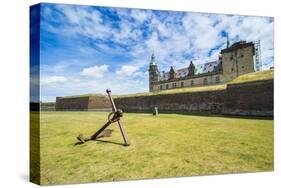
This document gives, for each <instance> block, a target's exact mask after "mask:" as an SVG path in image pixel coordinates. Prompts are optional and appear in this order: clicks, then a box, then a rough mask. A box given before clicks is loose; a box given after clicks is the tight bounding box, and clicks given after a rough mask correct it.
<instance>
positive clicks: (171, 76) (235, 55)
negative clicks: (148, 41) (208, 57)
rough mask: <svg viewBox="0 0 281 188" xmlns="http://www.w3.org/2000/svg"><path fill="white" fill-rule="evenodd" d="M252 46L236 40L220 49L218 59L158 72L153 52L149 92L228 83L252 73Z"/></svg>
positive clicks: (249, 43)
mask: <svg viewBox="0 0 281 188" xmlns="http://www.w3.org/2000/svg"><path fill="white" fill-rule="evenodd" d="M254 55H255V46H254V43H253V42H246V41H239V42H236V43H234V44H232V45H231V46H230V45H229V41H227V45H226V48H225V49H223V50H221V52H220V56H219V58H218V60H216V61H211V62H207V63H205V64H199V65H194V64H193V63H192V61H191V62H190V64H189V66H188V67H186V68H183V69H178V70H176V69H174V68H173V67H172V66H171V68H170V71H169V72H163V73H160V72H159V70H158V67H157V62H156V59H155V55H154V53H152V56H151V61H150V64H149V69H148V71H149V91H150V92H155V91H160V90H166V89H173V88H184V87H192V86H204V85H213V84H220V83H227V82H229V81H231V80H233V79H234V78H236V77H238V76H240V75H242V74H246V73H250V72H254V71H255V69H254Z"/></svg>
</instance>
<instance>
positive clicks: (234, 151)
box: [40, 112, 273, 185]
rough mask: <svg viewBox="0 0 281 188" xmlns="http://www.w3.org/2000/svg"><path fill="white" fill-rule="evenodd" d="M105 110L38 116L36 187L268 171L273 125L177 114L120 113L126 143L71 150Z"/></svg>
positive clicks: (116, 136) (115, 135) (116, 137)
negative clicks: (38, 181)
mask: <svg viewBox="0 0 281 188" xmlns="http://www.w3.org/2000/svg"><path fill="white" fill-rule="evenodd" d="M106 117H107V113H103V112H42V115H41V129H40V133H41V143H40V144H41V176H42V179H41V182H42V184H45V185H46V184H63V183H79V182H91V181H115V180H126V179H142V178H160V177H174V176H194V175H207V174H222V173H236V172H258V171H272V170H273V121H272V120H258V119H238V118H226V117H203V116H188V115H175V114H160V115H159V116H157V117H154V116H152V115H150V114H133V113H130V114H125V116H124V119H123V120H124V123H125V127H126V130H127V133H128V136H129V139H130V141H131V146H129V147H124V146H122V145H120V144H122V143H123V140H122V138H121V135H120V132H119V130H118V127H117V125H116V124H114V125H113V126H111V128H113V129H114V132H113V135H112V137H110V138H103V139H102V140H104V141H108V142H101V141H92V142H88V143H86V144H84V145H74V144H75V142H76V138H75V137H76V136H77V134H78V133H79V132H82V133H84V135H86V136H90V135H91V134H93V133H94V132H95V131H96V130H97V129H99V128H100V127H101V125H103V124H104V123H105V121H106Z"/></svg>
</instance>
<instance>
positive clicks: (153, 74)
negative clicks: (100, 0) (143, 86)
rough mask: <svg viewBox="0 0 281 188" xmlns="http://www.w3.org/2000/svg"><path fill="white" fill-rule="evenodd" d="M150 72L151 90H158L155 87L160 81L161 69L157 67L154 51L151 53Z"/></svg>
mask: <svg viewBox="0 0 281 188" xmlns="http://www.w3.org/2000/svg"><path fill="white" fill-rule="evenodd" d="M148 72H149V91H150V92H153V91H155V90H156V89H154V86H155V83H156V82H158V81H159V71H158V68H157V63H156V60H155V55H154V52H153V53H152V55H151V60H150V64H149V69H148Z"/></svg>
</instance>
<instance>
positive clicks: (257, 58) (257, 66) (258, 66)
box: [254, 40, 262, 71]
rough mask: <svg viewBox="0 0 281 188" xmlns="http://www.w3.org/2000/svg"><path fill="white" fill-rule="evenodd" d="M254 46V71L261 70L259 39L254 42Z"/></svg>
mask: <svg viewBox="0 0 281 188" xmlns="http://www.w3.org/2000/svg"><path fill="white" fill-rule="evenodd" d="M254 46H255V71H261V70H262V61H261V47H260V40H258V41H255V42H254Z"/></svg>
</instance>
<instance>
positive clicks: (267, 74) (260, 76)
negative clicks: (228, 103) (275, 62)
mask: <svg viewBox="0 0 281 188" xmlns="http://www.w3.org/2000/svg"><path fill="white" fill-rule="evenodd" d="M273 78H274V72H273V70H266V71H260V72H252V73H249V74H244V75H241V76H239V77H237V78H235V79H234V80H232V81H231V82H230V83H231V84H235V83H244V82H252V81H258V80H270V79H273Z"/></svg>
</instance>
